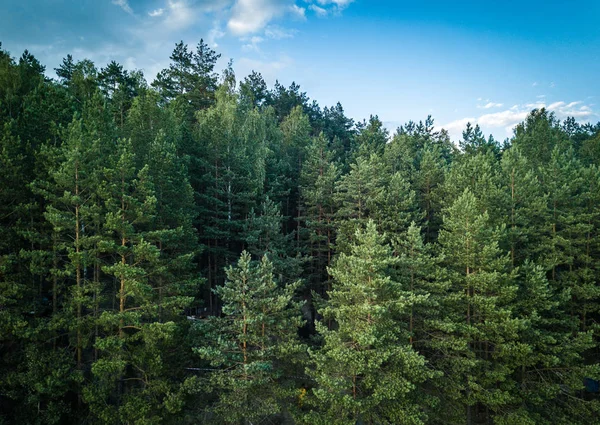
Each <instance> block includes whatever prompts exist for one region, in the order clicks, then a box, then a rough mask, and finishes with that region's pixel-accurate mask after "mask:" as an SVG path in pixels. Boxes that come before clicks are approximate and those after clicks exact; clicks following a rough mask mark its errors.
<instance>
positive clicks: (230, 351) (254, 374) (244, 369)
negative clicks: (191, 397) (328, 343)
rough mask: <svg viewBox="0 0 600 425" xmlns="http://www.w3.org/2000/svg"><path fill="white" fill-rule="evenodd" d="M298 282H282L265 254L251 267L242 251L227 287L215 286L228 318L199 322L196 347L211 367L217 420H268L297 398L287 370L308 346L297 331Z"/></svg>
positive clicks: (299, 323) (246, 254) (231, 421)
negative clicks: (292, 398)
mask: <svg viewBox="0 0 600 425" xmlns="http://www.w3.org/2000/svg"><path fill="white" fill-rule="evenodd" d="M299 284H300V282H295V283H287V284H285V283H284V284H278V282H277V281H276V280H275V279H274V276H273V264H272V263H271V262H270V261H269V259H268V258H267V256H264V257H263V258H262V261H261V262H260V264H258V265H256V266H253V265H252V264H251V257H250V254H249V253H247V252H243V253H242V255H241V257H240V260H239V261H238V264H237V266H236V267H229V268H228V269H227V281H226V282H225V285H223V286H221V287H219V288H217V289H215V292H216V293H217V294H218V295H219V296H220V297H221V299H222V300H223V314H224V317H213V318H211V319H209V320H205V321H200V322H197V323H196V326H195V331H196V332H197V333H198V334H199V335H201V336H202V340H201V344H199V345H197V346H196V347H195V348H194V351H195V352H196V353H197V354H198V355H199V356H200V357H201V358H203V359H205V360H207V361H208V362H209V364H210V366H211V367H212V368H213V371H212V372H211V373H210V375H209V377H208V382H207V385H208V386H209V387H208V388H210V390H211V391H213V392H215V393H216V395H217V397H218V400H217V401H216V402H215V403H214V404H213V405H212V406H210V410H211V411H212V412H214V414H215V415H216V418H215V421H216V422H217V423H228V424H229V423H231V424H237V423H240V422H241V421H242V420H244V422H245V423H252V422H255V421H261V420H265V419H266V418H270V417H273V416H275V415H277V414H279V413H280V412H281V411H282V410H283V406H285V404H284V403H283V402H284V400H285V399H288V398H290V397H291V396H293V394H294V392H295V391H294V384H293V382H292V383H291V385H292V386H291V387H290V385H289V383H288V382H287V381H288V380H289V378H288V377H287V376H286V371H289V370H290V366H293V363H294V362H297V361H298V360H300V359H301V354H302V351H304V350H305V348H303V346H302V345H300V343H299V342H298V340H297V334H296V332H297V329H298V327H300V326H301V319H300V315H299V312H300V304H298V303H297V302H294V301H293V296H294V291H295V290H296V289H297V288H298V287H299ZM288 373H289V372H288ZM257 394H260V397H256V395H257Z"/></svg>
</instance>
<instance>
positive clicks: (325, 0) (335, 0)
mask: <svg viewBox="0 0 600 425" xmlns="http://www.w3.org/2000/svg"><path fill="white" fill-rule="evenodd" d="M317 2H318V3H319V4H321V5H329V4H333V5H335V6H337V7H338V8H339V9H344V8H346V7H348V5H349V4H350V3H352V2H354V0H317Z"/></svg>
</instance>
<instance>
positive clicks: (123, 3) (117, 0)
mask: <svg viewBox="0 0 600 425" xmlns="http://www.w3.org/2000/svg"><path fill="white" fill-rule="evenodd" d="M112 3H113V4H114V5H117V6H119V7H120V8H121V9H123V10H124V11H125V12H127V13H129V14H131V15H133V10H132V9H131V6H129V3H128V2H127V0H112Z"/></svg>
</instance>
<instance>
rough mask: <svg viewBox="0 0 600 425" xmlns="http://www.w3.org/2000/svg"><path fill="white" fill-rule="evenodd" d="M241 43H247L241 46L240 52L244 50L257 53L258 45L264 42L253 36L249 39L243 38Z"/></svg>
mask: <svg viewBox="0 0 600 425" xmlns="http://www.w3.org/2000/svg"><path fill="white" fill-rule="evenodd" d="M242 41H245V42H247V44H244V45H242V50H244V51H246V52H250V51H255V52H259V51H260V48H259V47H258V45H259V44H260V43H262V42H263V41H265V39H264V38H262V37H259V36H257V35H255V36H252V37H250V38H247V37H246V38H243V39H242Z"/></svg>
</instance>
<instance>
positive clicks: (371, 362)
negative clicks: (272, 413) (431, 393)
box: [304, 221, 435, 424]
mask: <svg viewBox="0 0 600 425" xmlns="http://www.w3.org/2000/svg"><path fill="white" fill-rule="evenodd" d="M355 240H356V242H355V243H354V244H353V245H352V247H351V252H350V253H349V254H344V253H342V254H340V256H339V257H338V259H337V261H336V262H335V264H334V266H333V267H331V268H330V269H329V271H330V273H331V274H332V276H333V279H334V281H333V287H332V289H331V291H329V292H328V296H329V298H328V300H327V301H326V302H324V303H323V305H322V307H320V308H319V313H320V314H321V315H322V316H323V321H321V322H318V323H317V330H318V332H319V334H320V335H321V336H322V338H323V346H322V348H321V349H318V350H311V351H310V354H311V359H312V362H313V364H314V368H310V369H308V370H307V373H308V374H309V376H311V377H312V378H313V379H314V380H315V381H316V387H315V388H314V389H313V390H312V394H311V396H312V397H311V398H310V399H309V400H310V411H309V412H308V413H307V414H306V416H305V417H304V420H305V421H306V422H307V423H322V424H326V423H329V424H354V423H356V422H357V421H365V422H371V423H382V424H384V423H386V424H419V423H423V420H424V419H425V418H424V415H423V414H422V410H421V408H420V407H419V403H418V402H417V400H418V395H417V392H416V387H417V385H418V384H419V383H422V382H424V381H425V380H427V379H430V378H432V377H434V376H435V373H433V372H432V371H431V370H430V369H428V367H427V364H426V361H425V359H424V358H423V357H422V356H421V355H419V354H418V353H417V352H416V351H414V350H413V349H412V347H411V346H410V345H409V338H408V333H407V329H406V328H403V327H401V326H399V323H398V322H397V321H396V320H395V319H396V317H397V315H398V314H403V313H404V314H406V312H407V311H409V310H410V309H411V307H412V306H413V305H414V304H415V303H417V302H419V301H420V300H421V299H422V298H424V297H423V296H418V295H415V294H413V293H410V292H408V291H405V290H403V288H402V285H401V284H400V283H398V282H396V281H394V280H392V279H391V277H390V271H391V268H392V267H394V265H395V263H396V259H395V257H393V256H392V250H391V248H390V247H389V245H386V244H385V243H384V237H383V236H382V235H380V234H378V233H377V229H376V226H375V223H374V222H373V221H369V222H368V223H367V227H366V229H365V230H357V232H356V235H355ZM327 323H329V326H328V325H327ZM421 402H425V403H426V400H423V399H422V400H421Z"/></svg>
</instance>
